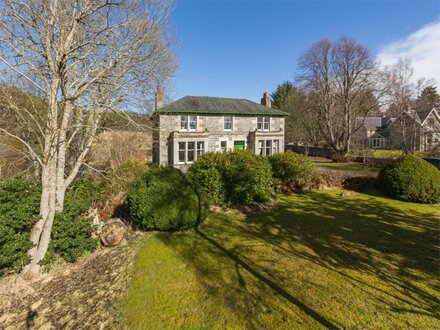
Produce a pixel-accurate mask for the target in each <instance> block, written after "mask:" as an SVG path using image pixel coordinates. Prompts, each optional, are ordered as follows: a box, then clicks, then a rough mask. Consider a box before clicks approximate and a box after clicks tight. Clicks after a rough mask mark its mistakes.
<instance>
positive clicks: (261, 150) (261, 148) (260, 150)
mask: <svg viewBox="0 0 440 330" xmlns="http://www.w3.org/2000/svg"><path fill="white" fill-rule="evenodd" d="M258 154H259V155H260V156H263V155H264V141H263V140H260V141H258Z"/></svg>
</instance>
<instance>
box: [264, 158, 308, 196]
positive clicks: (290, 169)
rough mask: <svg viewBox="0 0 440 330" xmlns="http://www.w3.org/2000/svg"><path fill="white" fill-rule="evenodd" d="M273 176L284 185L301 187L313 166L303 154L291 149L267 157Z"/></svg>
mask: <svg viewBox="0 0 440 330" xmlns="http://www.w3.org/2000/svg"><path fill="white" fill-rule="evenodd" d="M269 161H270V164H271V166H272V173H273V177H274V178H276V179H279V180H281V181H282V182H283V184H285V185H294V186H295V187H302V186H303V185H304V184H305V183H306V182H307V179H308V178H309V176H310V175H311V174H312V173H313V170H314V168H315V166H314V164H313V161H312V160H311V159H310V158H308V157H307V156H305V155H300V154H297V153H294V152H292V151H290V150H289V151H286V152H285V153H280V154H276V155H273V156H270V157H269Z"/></svg>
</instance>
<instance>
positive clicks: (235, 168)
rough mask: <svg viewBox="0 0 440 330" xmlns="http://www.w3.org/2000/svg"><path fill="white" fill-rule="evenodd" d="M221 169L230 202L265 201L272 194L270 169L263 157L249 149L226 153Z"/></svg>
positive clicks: (248, 202)
mask: <svg viewBox="0 0 440 330" xmlns="http://www.w3.org/2000/svg"><path fill="white" fill-rule="evenodd" d="M226 155H227V161H226V162H225V167H224V169H223V171H224V174H223V178H224V185H225V189H226V195H227V199H228V201H229V202H230V203H232V204H244V205H246V204H250V203H252V202H266V201H268V200H270V198H271V197H272V195H273V188H272V169H271V167H270V164H269V161H268V160H267V158H265V157H260V156H257V155H255V154H254V153H253V152H252V151H250V150H243V151H239V150H237V151H234V152H231V153H227V154H226Z"/></svg>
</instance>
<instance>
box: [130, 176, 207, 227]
mask: <svg viewBox="0 0 440 330" xmlns="http://www.w3.org/2000/svg"><path fill="white" fill-rule="evenodd" d="M126 205H127V208H128V210H129V211H130V215H131V216H132V218H133V219H134V220H137V221H139V225H140V227H141V228H143V229H146V230H161V231H174V230H182V229H189V228H194V227H196V226H197V225H198V224H199V223H200V222H201V221H202V220H203V219H204V218H205V217H206V211H207V206H208V205H207V203H206V198H205V195H204V193H203V192H202V189H200V188H199V187H198V186H197V185H196V184H195V182H194V181H192V180H191V179H190V178H189V177H187V176H185V175H184V174H183V173H182V172H180V171H179V170H178V169H175V168H172V167H156V168H152V169H151V170H150V171H149V172H148V173H147V174H146V175H145V177H144V178H143V179H141V180H139V181H137V182H136V183H135V184H134V186H133V188H132V189H131V190H130V191H129V193H128V195H127V198H126Z"/></svg>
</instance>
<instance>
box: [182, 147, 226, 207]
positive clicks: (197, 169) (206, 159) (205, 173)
mask: <svg viewBox="0 0 440 330" xmlns="http://www.w3.org/2000/svg"><path fill="white" fill-rule="evenodd" d="M227 158H228V156H227V154H225V153H213V152H210V153H206V154H204V155H203V156H202V157H199V158H198V159H197V161H196V162H195V163H194V164H193V165H192V166H191V167H190V169H189V173H190V176H191V177H192V179H193V180H195V181H196V182H197V183H198V184H199V185H200V187H201V188H202V189H203V190H204V191H205V193H206V194H207V195H208V197H209V201H210V203H211V204H215V205H221V204H224V203H226V192H225V185H224V182H223V177H222V174H224V169H225V167H226V163H227Z"/></svg>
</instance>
